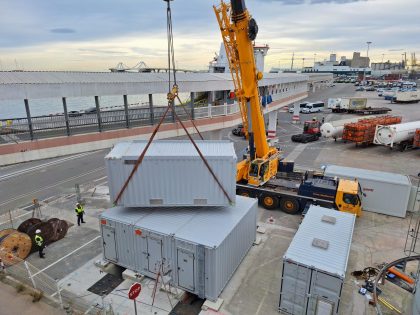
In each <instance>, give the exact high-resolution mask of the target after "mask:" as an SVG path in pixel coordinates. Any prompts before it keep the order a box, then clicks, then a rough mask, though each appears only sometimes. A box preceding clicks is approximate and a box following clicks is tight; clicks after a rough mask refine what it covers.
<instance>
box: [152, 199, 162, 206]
mask: <svg viewBox="0 0 420 315" xmlns="http://www.w3.org/2000/svg"><path fill="white" fill-rule="evenodd" d="M149 203H150V204H151V205H162V204H163V200H162V199H149Z"/></svg>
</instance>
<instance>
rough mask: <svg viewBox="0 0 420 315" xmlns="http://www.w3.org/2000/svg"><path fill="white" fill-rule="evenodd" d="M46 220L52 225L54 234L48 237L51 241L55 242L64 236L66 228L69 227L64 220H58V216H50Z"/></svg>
mask: <svg viewBox="0 0 420 315" xmlns="http://www.w3.org/2000/svg"><path fill="white" fill-rule="evenodd" d="M47 222H49V223H50V224H51V225H52V227H53V231H54V234H53V235H52V237H51V239H50V241H51V242H56V241H58V240H61V239H62V238H64V236H66V234H67V230H68V229H69V226H68V224H67V222H66V221H64V220H60V219H58V218H51V219H49V220H48V221H47Z"/></svg>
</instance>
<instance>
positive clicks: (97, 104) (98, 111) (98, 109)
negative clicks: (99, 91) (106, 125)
mask: <svg viewBox="0 0 420 315" xmlns="http://www.w3.org/2000/svg"><path fill="white" fill-rule="evenodd" d="M95 105H96V116H97V117H98V130H99V132H102V118H101V108H100V106H99V96H95Z"/></svg>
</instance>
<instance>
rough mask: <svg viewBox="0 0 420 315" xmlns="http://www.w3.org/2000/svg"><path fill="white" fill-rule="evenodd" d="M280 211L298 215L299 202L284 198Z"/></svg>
mask: <svg viewBox="0 0 420 315" xmlns="http://www.w3.org/2000/svg"><path fill="white" fill-rule="evenodd" d="M280 209H281V210H282V211H283V212H286V213H288V214H296V213H298V212H299V202H298V201H297V200H295V199H291V198H282V200H281V202H280Z"/></svg>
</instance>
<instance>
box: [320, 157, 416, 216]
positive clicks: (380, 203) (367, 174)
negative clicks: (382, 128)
mask: <svg viewBox="0 0 420 315" xmlns="http://www.w3.org/2000/svg"><path fill="white" fill-rule="evenodd" d="M325 175H327V176H337V177H339V178H346V179H355V178H357V180H358V181H359V184H360V187H361V189H362V192H363V196H362V208H363V211H371V212H376V213H382V214H387V215H391V216H395V217H400V218H405V215H406V212H407V210H410V211H411V210H412V209H413V203H414V200H415V199H416V198H415V194H416V192H415V191H416V189H415V187H413V186H412V184H411V180H410V178H409V177H408V176H406V175H400V174H394V173H386V172H379V171H371V170H366V169H361V168H352V167H344V166H338V165H327V167H326V168H325Z"/></svg>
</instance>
